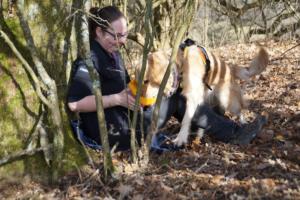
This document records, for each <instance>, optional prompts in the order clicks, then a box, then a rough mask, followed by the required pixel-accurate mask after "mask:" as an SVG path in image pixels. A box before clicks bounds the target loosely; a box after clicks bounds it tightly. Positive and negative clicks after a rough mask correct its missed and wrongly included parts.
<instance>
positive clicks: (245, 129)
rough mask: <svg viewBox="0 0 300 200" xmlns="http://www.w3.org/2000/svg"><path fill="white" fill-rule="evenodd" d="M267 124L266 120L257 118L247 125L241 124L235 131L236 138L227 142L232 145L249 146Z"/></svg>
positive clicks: (260, 117) (262, 117)
mask: <svg viewBox="0 0 300 200" xmlns="http://www.w3.org/2000/svg"><path fill="white" fill-rule="evenodd" d="M266 123H267V118H266V117H264V116H260V115H259V116H258V117H256V119H255V120H254V121H253V122H251V123H248V124H243V125H242V126H241V127H239V128H238V130H237V131H236V138H234V139H232V140H231V141H229V142H230V143H232V144H238V145H246V144H249V143H250V142H251V141H252V140H253V139H254V138H255V137H256V135H257V134H258V133H259V132H260V131H261V129H262V127H263V125H265V124H266Z"/></svg>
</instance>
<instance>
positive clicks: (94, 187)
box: [0, 41, 300, 199]
mask: <svg viewBox="0 0 300 200" xmlns="http://www.w3.org/2000/svg"><path fill="white" fill-rule="evenodd" d="M262 44H263V45H264V46H266V47H267V49H268V52H269V54H270V60H271V61H270V63H269V65H268V67H267V69H266V71H264V72H263V73H262V74H261V75H258V76H257V77H255V78H253V79H252V80H251V81H249V82H247V83H246V87H245V96H246V97H247V98H249V99H250V101H249V110H250V112H249V116H250V117H251V116H253V113H263V114H265V115H267V116H268V123H267V125H266V126H265V127H264V128H263V131H262V132H261V133H260V134H259V136H258V137H257V138H255V140H254V141H253V142H252V143H251V144H250V145H247V146H237V145H231V144H224V143H221V142H216V141H213V140H211V139H210V138H208V137H204V138H203V139H202V140H201V141H199V140H193V141H190V143H189V145H188V146H187V147H186V148H185V149H183V150H180V151H177V152H168V153H163V154H161V155H158V154H155V153H152V154H151V158H150V163H149V165H148V166H147V167H145V168H141V167H136V166H133V165H130V164H129V153H128V152H125V153H117V154H115V155H114V162H115V164H116V166H117V167H118V169H119V171H120V173H119V174H118V177H117V178H116V179H114V180H111V181H110V182H109V183H107V184H106V185H105V186H104V184H103V182H102V181H101V180H100V178H99V170H94V169H92V168H91V167H90V166H88V165H86V166H84V167H82V168H80V169H78V171H76V172H73V173H70V174H68V175H66V176H65V177H63V179H62V180H61V183H60V184H59V186H57V187H52V188H50V187H49V186H47V185H43V184H40V183H37V182H33V181H31V180H30V179H26V178H24V179H22V181H21V182H20V181H18V182H17V181H6V182H5V184H4V182H3V183H2V184H1V185H0V199H2V198H3V199H104V198H105V199H124V198H125V199H300V166H299V165H300V46H299V41H298V42H297V41H285V42H278V41H277V42H275V41H268V42H265V43H262ZM297 44H298V46H297ZM293 47H294V48H293ZM214 51H215V52H217V53H218V54H219V55H221V57H222V58H223V59H224V60H225V61H226V62H229V63H236V64H237V63H238V64H240V65H243V66H246V65H247V64H248V63H249V62H250V60H251V58H253V57H254V55H255V52H256V51H257V48H256V47H255V45H254V44H238V45H227V46H223V47H220V48H218V49H215V50H214ZM246 114H247V112H246ZM178 127H179V124H178V123H177V122H176V121H172V122H171V123H169V130H170V131H171V132H175V131H177V130H178ZM99 165H100V164H99V162H98V163H96V166H99ZM100 173H101V169H100Z"/></svg>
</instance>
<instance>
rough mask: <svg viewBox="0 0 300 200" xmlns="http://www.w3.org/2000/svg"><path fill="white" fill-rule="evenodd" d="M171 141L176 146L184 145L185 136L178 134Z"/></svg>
mask: <svg viewBox="0 0 300 200" xmlns="http://www.w3.org/2000/svg"><path fill="white" fill-rule="evenodd" d="M173 143H174V144H175V145H176V146H178V147H181V146H184V145H186V144H187V137H184V136H181V135H180V134H179V135H178V136H177V137H176V138H175V139H174V140H173Z"/></svg>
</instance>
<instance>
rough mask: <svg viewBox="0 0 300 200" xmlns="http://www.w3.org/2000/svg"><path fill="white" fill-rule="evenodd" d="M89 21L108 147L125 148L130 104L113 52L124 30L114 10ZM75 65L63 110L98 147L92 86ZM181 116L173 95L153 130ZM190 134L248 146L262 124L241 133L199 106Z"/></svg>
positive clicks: (147, 117)
mask: <svg viewBox="0 0 300 200" xmlns="http://www.w3.org/2000/svg"><path fill="white" fill-rule="evenodd" d="M90 12H91V14H92V15H93V16H95V17H93V18H90V19H89V29H90V30H89V31H90V44H91V45H90V46H91V55H92V60H93V62H94V66H95V68H96V70H97V72H98V73H99V76H100V81H101V90H102V94H103V99H102V101H103V107H104V112H105V119H106V123H107V128H108V132H109V142H110V145H111V146H113V145H114V144H116V143H118V149H119V150H123V149H128V148H129V147H130V131H129V128H130V127H129V119H130V117H131V114H132V113H131V112H130V111H128V110H132V109H133V107H134V102H135V99H134V97H133V96H132V95H131V94H130V92H129V91H128V89H127V83H128V82H129V76H128V74H127V71H126V69H125V67H124V66H123V63H122V60H121V57H120V54H119V52H118V49H119V47H120V46H122V45H124V44H125V42H126V39H127V35H128V32H127V24H126V19H125V17H124V15H123V14H122V12H120V10H119V9H118V8H116V7H114V6H107V7H104V8H101V9H99V8H92V9H91V11H90ZM76 62H78V63H77V64H78V66H79V67H78V69H77V72H76V73H75V75H74V77H73V80H72V83H71V86H70V89H69V94H68V106H69V108H70V110H71V111H73V112H79V114H80V118H81V121H82V124H81V128H82V129H83V131H84V133H85V134H86V135H87V136H88V137H89V138H91V139H93V140H94V141H96V142H98V143H101V141H100V136H99V126H98V121H97V115H96V102H95V97H94V96H93V95H92V82H91V80H90V77H89V74H88V71H87V69H86V67H85V64H84V62H82V61H80V60H79V61H76ZM152 110H153V107H148V108H146V109H145V110H144V115H143V117H144V125H143V129H144V132H145V133H146V132H147V129H148V125H149V124H150V123H151V115H152ZM184 112H185V98H184V97H183V96H182V95H180V92H179V91H177V92H176V93H175V94H173V95H172V96H171V97H168V98H164V99H163V101H162V104H161V110H160V112H159V122H158V126H159V127H162V126H163V125H164V124H165V123H166V122H167V120H168V119H170V117H171V116H174V117H176V118H177V119H178V120H179V121H181V120H182V118H183V115H184ZM192 123H193V124H192V125H191V128H192V129H193V130H196V129H198V128H203V129H205V130H207V131H208V132H209V133H210V134H211V135H212V136H213V137H215V138H216V139H218V140H221V141H224V142H232V143H238V144H244V143H249V142H250V141H251V140H252V139H253V138H254V137H255V135H256V134H257V133H258V132H259V131H260V129H261V127H262V125H263V123H264V120H263V119H262V118H257V120H255V121H254V122H253V123H251V124H247V125H244V126H242V127H240V126H238V125H237V124H235V123H234V122H233V121H230V120H227V119H225V118H224V117H221V116H218V115H216V113H214V112H213V111H212V110H211V109H210V108H209V107H208V106H206V105H203V106H200V107H199V108H198V109H197V111H196V114H195V116H194V118H193V121H192ZM137 137H138V139H139V138H140V137H141V128H139V127H137Z"/></svg>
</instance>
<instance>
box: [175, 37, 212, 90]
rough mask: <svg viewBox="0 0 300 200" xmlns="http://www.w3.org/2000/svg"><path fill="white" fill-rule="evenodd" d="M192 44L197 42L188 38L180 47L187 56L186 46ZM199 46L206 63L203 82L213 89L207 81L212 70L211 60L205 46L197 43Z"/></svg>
mask: <svg viewBox="0 0 300 200" xmlns="http://www.w3.org/2000/svg"><path fill="white" fill-rule="evenodd" d="M192 45H196V42H195V41H194V40H192V39H189V38H188V39H186V40H185V41H184V42H183V43H182V44H181V45H180V46H179V48H180V49H181V50H182V51H183V56H184V57H186V54H187V48H186V47H189V46H192ZM197 47H198V48H199V49H200V50H201V51H200V57H201V60H202V62H203V63H204V65H205V75H204V79H203V82H204V84H205V85H206V87H207V88H208V89H210V90H212V89H211V87H210V86H209V85H208V83H206V82H205V77H206V76H207V75H208V72H209V71H210V60H209V57H208V54H207V51H206V50H205V48H204V47H203V46H200V45H197Z"/></svg>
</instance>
